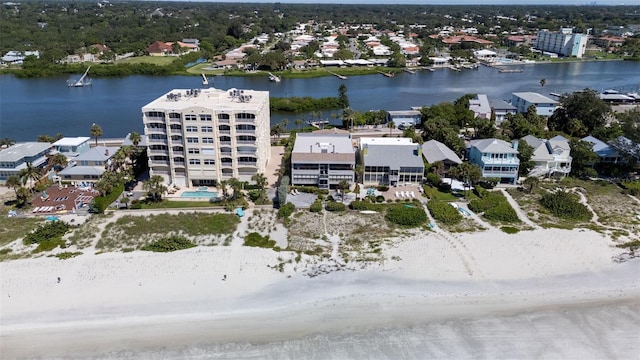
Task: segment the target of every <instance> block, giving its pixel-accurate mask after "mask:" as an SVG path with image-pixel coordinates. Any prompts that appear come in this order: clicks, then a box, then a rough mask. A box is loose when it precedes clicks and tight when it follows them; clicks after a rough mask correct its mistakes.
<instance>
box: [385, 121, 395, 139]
mask: <svg viewBox="0 0 640 360" xmlns="http://www.w3.org/2000/svg"><path fill="white" fill-rule="evenodd" d="M387 126H389V136H391V130H393V129H395V128H396V123H394V122H393V121H389V123H388V124H387Z"/></svg>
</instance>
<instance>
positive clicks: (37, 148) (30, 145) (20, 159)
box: [0, 142, 53, 183]
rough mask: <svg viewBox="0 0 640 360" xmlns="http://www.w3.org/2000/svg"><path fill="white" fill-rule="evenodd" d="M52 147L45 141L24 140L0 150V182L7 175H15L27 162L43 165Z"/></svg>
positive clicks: (35, 165) (5, 178)
mask: <svg viewBox="0 0 640 360" xmlns="http://www.w3.org/2000/svg"><path fill="white" fill-rule="evenodd" d="M52 148H53V145H52V144H50V143H47V142H24V143H17V144H14V145H12V146H10V147H8V148H6V149H3V150H0V182H2V183H4V182H5V181H6V180H7V178H8V177H9V176H11V175H17V174H18V173H19V172H20V170H22V169H24V168H26V167H27V163H31V165H32V166H34V167H43V166H44V165H45V164H46V162H47V155H48V154H49V152H50V151H51V149H52Z"/></svg>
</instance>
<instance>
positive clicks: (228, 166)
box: [220, 162, 233, 168]
mask: <svg viewBox="0 0 640 360" xmlns="http://www.w3.org/2000/svg"><path fill="white" fill-rule="evenodd" d="M220 167H223V168H232V167H233V163H232V162H221V163H220Z"/></svg>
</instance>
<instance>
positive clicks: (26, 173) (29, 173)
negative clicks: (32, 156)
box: [18, 162, 42, 189]
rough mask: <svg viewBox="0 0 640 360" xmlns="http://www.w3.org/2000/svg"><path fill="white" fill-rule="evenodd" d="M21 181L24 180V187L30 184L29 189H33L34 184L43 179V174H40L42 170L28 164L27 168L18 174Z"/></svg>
mask: <svg viewBox="0 0 640 360" xmlns="http://www.w3.org/2000/svg"><path fill="white" fill-rule="evenodd" d="M18 175H19V176H20V179H21V180H22V185H26V184H27V182H28V183H29V187H28V188H29V189H32V188H33V182H34V181H35V182H37V181H40V179H41V178H42V174H41V173H40V169H38V168H37V167H35V166H33V163H31V162H27V163H26V167H25V168H24V169H22V170H20V172H19V173H18Z"/></svg>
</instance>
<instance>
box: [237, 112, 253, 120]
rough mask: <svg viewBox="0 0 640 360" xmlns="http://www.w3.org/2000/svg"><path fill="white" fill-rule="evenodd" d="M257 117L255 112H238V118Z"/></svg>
mask: <svg viewBox="0 0 640 360" xmlns="http://www.w3.org/2000/svg"><path fill="white" fill-rule="evenodd" d="M255 118H256V115H255V114H249V113H239V114H236V119H255Z"/></svg>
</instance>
